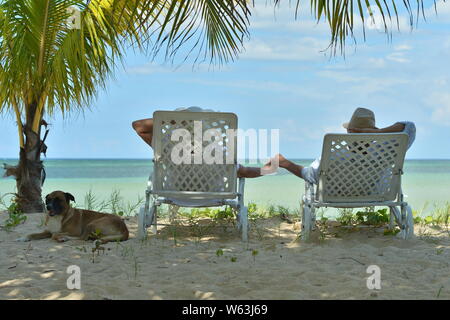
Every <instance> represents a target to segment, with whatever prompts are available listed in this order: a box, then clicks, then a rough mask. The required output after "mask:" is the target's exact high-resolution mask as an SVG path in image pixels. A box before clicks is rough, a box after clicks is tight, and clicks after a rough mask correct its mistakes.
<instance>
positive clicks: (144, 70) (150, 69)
mask: <svg viewBox="0 0 450 320" xmlns="http://www.w3.org/2000/svg"><path fill="white" fill-rule="evenodd" d="M169 71H170V70H169V69H168V68H166V67H164V66H162V65H158V64H155V63H152V62H150V63H147V64H144V65H138V66H132V67H129V68H127V69H126V72H127V73H129V74H141V75H146V74H155V73H164V72H169Z"/></svg>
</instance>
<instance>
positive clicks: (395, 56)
mask: <svg viewBox="0 0 450 320" xmlns="http://www.w3.org/2000/svg"><path fill="white" fill-rule="evenodd" d="M386 59H388V60H391V61H394V62H399V63H408V62H410V61H411V60H409V59H407V58H405V54H404V53H403V52H393V53H391V54H389V55H388V56H387V57H386Z"/></svg>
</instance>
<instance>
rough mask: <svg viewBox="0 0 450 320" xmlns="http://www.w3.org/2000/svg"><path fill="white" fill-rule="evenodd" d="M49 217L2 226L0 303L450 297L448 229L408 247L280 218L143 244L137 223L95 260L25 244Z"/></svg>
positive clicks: (66, 246) (173, 229)
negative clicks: (306, 231)
mask: <svg viewBox="0 0 450 320" xmlns="http://www.w3.org/2000/svg"><path fill="white" fill-rule="evenodd" d="M6 218H7V214H6V213H1V214H0V225H2V224H3V223H4V221H5V219H6ZM41 219H42V216H41V215H40V214H30V215H28V218H27V221H26V222H25V223H24V224H22V225H19V226H17V227H16V228H14V229H13V230H12V231H10V232H7V231H5V230H0V299H450V236H449V233H448V231H447V230H442V229H441V230H436V229H432V228H425V227H418V226H416V232H415V233H416V237H415V238H414V239H412V240H409V241H404V240H401V239H398V238H396V237H394V236H385V235H383V229H382V228H367V227H366V228H364V227H360V228H356V229H354V228H353V229H351V228H345V227H343V226H333V225H330V226H328V227H327V228H326V229H325V230H326V233H325V234H322V235H320V234H319V233H317V234H316V235H315V237H314V239H313V240H312V241H311V242H310V243H303V242H301V241H299V240H298V239H297V234H298V227H299V225H298V223H294V224H290V223H288V222H286V221H283V220H281V219H279V218H278V217H275V218H271V219H267V220H258V221H257V222H256V223H253V224H252V229H251V237H250V241H249V242H248V243H243V242H241V241H240V238H239V235H238V233H237V232H236V231H235V229H233V227H232V226H230V227H226V228H225V227H222V226H217V227H207V225H206V227H204V229H202V232H201V233H199V232H198V230H197V229H195V230H194V229H193V227H191V226H183V225H182V224H175V225H174V226H160V227H159V230H158V234H157V235H156V236H150V237H149V239H148V240H146V241H139V240H137V239H136V238H135V233H136V218H134V217H131V218H127V220H126V223H127V225H128V228H129V230H130V234H131V237H130V239H129V240H128V241H126V242H123V243H120V244H117V243H108V244H106V245H104V246H103V247H104V250H101V251H98V252H95V253H94V255H93V253H92V248H93V247H94V244H93V242H84V241H79V240H76V241H69V242H66V243H56V242H54V241H52V240H39V241H33V242H27V243H24V242H16V241H15V239H17V238H18V237H20V236H23V235H25V234H28V233H33V232H35V231H38V230H40V228H39V225H40V223H41V221H42V220H41ZM220 253H223V254H222V255H221V254H220ZM71 265H77V266H79V267H80V270H81V289H80V290H69V289H67V285H66V281H67V278H68V277H69V274H68V273H67V268H68V267H69V266H71ZM370 265H377V266H379V267H380V270H381V289H380V290H369V289H368V288H367V277H368V276H370V274H369V273H367V268H368V267H369V266H370Z"/></svg>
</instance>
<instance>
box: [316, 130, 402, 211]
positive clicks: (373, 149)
mask: <svg viewBox="0 0 450 320" xmlns="http://www.w3.org/2000/svg"><path fill="white" fill-rule="evenodd" d="M407 143H408V136H407V134H405V133H380V134H360V133H353V134H327V135H325V138H324V143H323V149H322V157H321V160H320V169H319V170H320V171H319V184H318V186H317V192H316V199H318V200H320V201H322V202H377V201H392V200H395V199H396V197H397V195H398V192H399V188H400V182H401V174H402V172H403V171H402V170H403V162H404V159H405V153H406V149H407Z"/></svg>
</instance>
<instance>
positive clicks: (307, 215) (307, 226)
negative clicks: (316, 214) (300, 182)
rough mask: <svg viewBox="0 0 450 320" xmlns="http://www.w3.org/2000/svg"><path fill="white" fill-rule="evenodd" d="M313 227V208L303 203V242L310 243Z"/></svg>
mask: <svg viewBox="0 0 450 320" xmlns="http://www.w3.org/2000/svg"><path fill="white" fill-rule="evenodd" d="M311 227H312V216H311V208H310V207H309V206H307V205H306V204H305V203H303V206H302V230H301V239H302V240H303V241H308V240H309V236H310V234H311Z"/></svg>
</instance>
